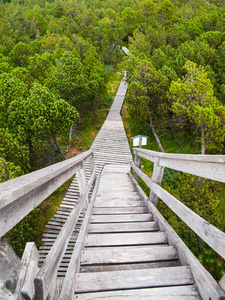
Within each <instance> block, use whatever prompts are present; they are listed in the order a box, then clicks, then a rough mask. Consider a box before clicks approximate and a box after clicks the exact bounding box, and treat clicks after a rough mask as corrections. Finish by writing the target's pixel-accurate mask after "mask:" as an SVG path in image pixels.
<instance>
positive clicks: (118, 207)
mask: <svg viewBox="0 0 225 300" xmlns="http://www.w3.org/2000/svg"><path fill="white" fill-rule="evenodd" d="M75 294H76V297H75V298H76V299H79V300H87V299H121V298H125V297H129V299H138V300H139V299H173V300H174V299H179V300H180V299H190V300H193V299H200V298H199V296H198V292H197V289H196V287H195V283H194V280H193V277H192V274H191V271H190V268H189V267H187V266H181V265H180V262H179V259H178V254H177V251H176V249H175V247H173V246H170V245H169V244H168V241H167V237H166V235H165V234H164V233H163V232H160V230H159V227H158V224H157V223H156V222H155V221H154V220H153V216H152V214H150V213H149V211H148V210H147V208H146V207H145V205H144V201H143V200H142V199H141V197H140V195H139V194H138V193H137V191H136V190H135V187H134V186H133V184H132V182H131V179H130V177H129V175H128V170H127V165H106V166H105V167H104V169H103V172H102V174H101V177H100V182H99V186H98V191H97V196H96V199H95V203H94V208H93V212H92V216H91V221H90V224H89V228H88V235H87V236H86V239H85V247H84V249H83V251H82V256H81V267H80V273H79V274H77V276H76V286H75Z"/></svg>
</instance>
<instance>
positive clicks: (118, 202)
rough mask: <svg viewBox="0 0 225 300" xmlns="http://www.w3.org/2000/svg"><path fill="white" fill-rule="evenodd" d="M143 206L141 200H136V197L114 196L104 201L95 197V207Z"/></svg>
mask: <svg viewBox="0 0 225 300" xmlns="http://www.w3.org/2000/svg"><path fill="white" fill-rule="evenodd" d="M141 205H142V206H144V204H143V202H142V201H141V200H137V198H133V199H132V198H129V199H120V198H118V197H117V198H114V199H110V201H106V200H104V199H96V202H95V207H120V206H141Z"/></svg>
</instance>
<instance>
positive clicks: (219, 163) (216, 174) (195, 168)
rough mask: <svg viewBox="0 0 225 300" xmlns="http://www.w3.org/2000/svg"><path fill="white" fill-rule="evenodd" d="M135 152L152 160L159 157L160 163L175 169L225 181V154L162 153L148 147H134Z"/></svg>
mask: <svg viewBox="0 0 225 300" xmlns="http://www.w3.org/2000/svg"><path fill="white" fill-rule="evenodd" d="M133 150H134V152H135V153H137V154H138V155H139V156H142V157H144V158H146V159H148V160H150V161H153V162H155V160H156V158H159V165H160V166H163V167H167V168H171V169H174V170H178V171H182V172H186V173H190V174H193V175H196V176H201V177H205V178H208V179H211V180H217V181H220V182H225V157H224V155H199V154H198V155H193V154H174V153H160V152H155V151H150V150H146V149H133Z"/></svg>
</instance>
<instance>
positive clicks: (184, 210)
mask: <svg viewBox="0 0 225 300" xmlns="http://www.w3.org/2000/svg"><path fill="white" fill-rule="evenodd" d="M131 167H132V169H133V170H134V171H135V172H136V173H137V174H138V175H139V176H140V178H141V179H142V180H143V181H144V182H145V183H146V184H147V185H148V187H149V188H150V189H151V190H152V191H153V192H154V193H155V194H156V195H157V196H158V197H159V198H160V199H161V200H162V201H163V202H164V203H165V204H166V205H167V206H168V207H169V208H170V209H171V210H172V211H173V212H174V213H175V214H176V215H177V216H178V217H179V218H181V219H182V220H183V221H184V223H185V224H187V225H188V226H189V228H191V229H192V230H193V231H194V232H195V233H196V234H197V235H198V236H199V237H200V238H201V239H202V240H204V241H205V242H206V243H207V244H208V245H209V246H210V247H211V248H213V249H214V250H215V251H216V252H217V253H218V254H219V255H220V256H221V257H223V258H224V259H225V233H223V232H222V231H221V230H219V229H217V228H216V227H215V226H213V225H211V224H210V223H209V222H207V221H205V220H204V219H203V218H201V217H200V216H199V215H197V214H196V213H194V212H193V211H192V210H191V209H190V208H188V207H187V206H186V205H184V204H183V203H181V202H180V201H179V200H178V199H176V198H175V197H174V196H172V195H171V194H170V193H168V192H167V191H166V190H164V189H163V188H162V187H160V186H159V185H158V184H156V183H154V182H153V181H152V180H151V179H150V178H149V177H148V176H147V175H145V174H144V173H143V172H142V171H141V170H140V169H138V168H137V167H136V166H135V165H134V163H131Z"/></svg>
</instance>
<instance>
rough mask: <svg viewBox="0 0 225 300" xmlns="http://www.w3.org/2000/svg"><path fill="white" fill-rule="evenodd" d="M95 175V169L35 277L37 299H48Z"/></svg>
mask: <svg viewBox="0 0 225 300" xmlns="http://www.w3.org/2000/svg"><path fill="white" fill-rule="evenodd" d="M95 176H96V173H95V170H94V171H93V173H92V176H91V178H90V180H89V182H88V184H87V186H86V189H85V192H84V194H83V195H82V196H81V197H80V201H79V203H78V205H77V206H76V207H75V208H74V209H73V210H72V211H71V214H70V216H69V217H68V219H67V220H66V222H65V225H64V227H63V228H62V230H61V231H60V233H59V236H58V238H57V240H56V241H55V243H54V246H53V247H52V249H51V250H50V252H49V254H48V256H47V258H46V260H45V261H44V263H43V265H42V267H41V269H40V271H39V272H38V274H37V276H36V277H35V293H36V297H38V298H37V299H46V298H47V296H48V294H49V292H50V290H51V289H52V286H53V285H54V281H55V279H56V275H57V269H58V267H59V265H60V262H61V259H62V257H63V254H64V252H65V250H66V246H67V244H68V242H69V240H70V237H71V235H72V233H73V230H74V227H75V224H76V222H77V220H78V217H79V214H80V211H81V209H82V208H83V206H84V203H85V200H86V197H87V195H88V193H89V191H90V189H91V187H92V184H93V182H94V180H95Z"/></svg>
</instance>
